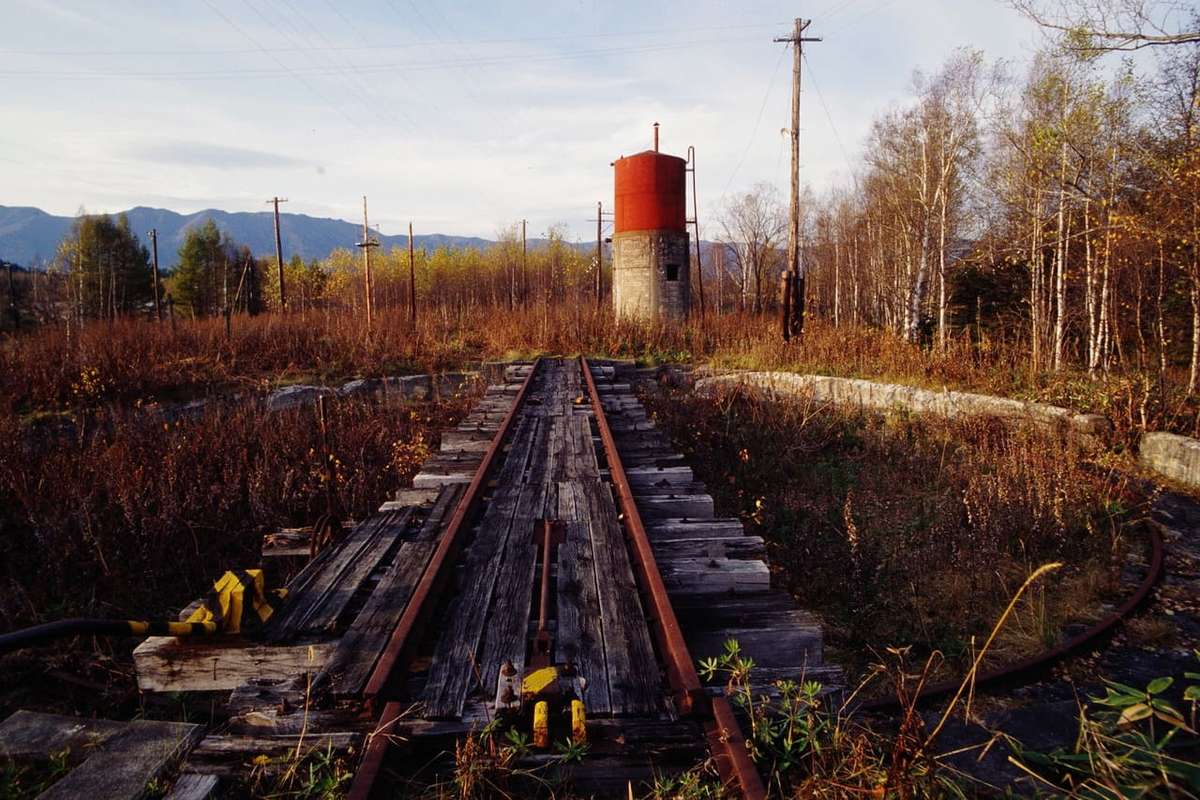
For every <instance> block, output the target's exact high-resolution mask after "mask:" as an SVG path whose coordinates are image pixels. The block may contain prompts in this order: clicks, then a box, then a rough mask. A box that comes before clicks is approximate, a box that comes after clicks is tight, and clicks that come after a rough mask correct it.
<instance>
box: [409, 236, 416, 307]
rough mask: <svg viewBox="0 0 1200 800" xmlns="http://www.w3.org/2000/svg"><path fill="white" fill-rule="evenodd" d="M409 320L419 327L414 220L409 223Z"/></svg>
mask: <svg viewBox="0 0 1200 800" xmlns="http://www.w3.org/2000/svg"><path fill="white" fill-rule="evenodd" d="M408 321H409V322H411V323H412V326H413V328H416V327H417V267H416V259H415V257H414V255H413V232H412V222H411V221H410V222H409V223H408Z"/></svg>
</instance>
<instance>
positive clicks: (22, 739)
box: [0, 709, 129, 761]
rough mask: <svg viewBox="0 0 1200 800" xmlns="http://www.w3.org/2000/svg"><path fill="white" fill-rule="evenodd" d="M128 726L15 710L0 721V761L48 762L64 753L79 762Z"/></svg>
mask: <svg viewBox="0 0 1200 800" xmlns="http://www.w3.org/2000/svg"><path fill="white" fill-rule="evenodd" d="M128 724H129V723H127V722H117V721H115V720H110V719H83V718H81V717H68V716H64V715H62V714H43V713H41V712H40V711H26V710H24V709H22V710H20V711H14V712H13V713H12V714H11V715H9V717H8V719H6V720H4V722H0V759H4V758H7V759H13V760H25V761H48V760H50V758H51V757H52V756H54V755H56V754H58V753H61V752H63V751H64V750H69V751H70V752H71V754H72V755H73V756H75V757H76V759H77V758H78V757H80V756H81V754H82V753H83V752H84V751H86V750H87V749H89V748H92V747H95V746H96V745H98V744H100V743H101V742H104V741H105V740H107V739H109V738H110V737H112V736H113V735H115V734H117V733H120V732H121V731H123V730H124V729H125V726H126V725H128ZM72 760H75V759H72Z"/></svg>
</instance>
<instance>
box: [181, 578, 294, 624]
mask: <svg viewBox="0 0 1200 800" xmlns="http://www.w3.org/2000/svg"><path fill="white" fill-rule="evenodd" d="M286 596H287V590H286V589H276V590H274V591H271V592H267V591H266V586H265V579H264V578H263V571H262V570H261V569H239V570H230V571H228V572H226V573H225V574H224V575H222V576H221V577H220V578H219V579H218V580H217V582H216V583H214V584H213V588H212V591H211V592H209V593H208V597H206V598H205V599H204V603H203V604H202V605H201V606H200V607H199V608H197V609H196V610H195V611H193V612H192V614H191V616H189V617H188V619H187V621H188V622H189V623H196V622H198V623H203V624H206V625H209V624H211V625H215V626H216V628H217V629H219V630H220V631H221V632H222V633H241V632H242V629H243V628H257V627H261V626H262V624H263V623H265V622H266V621H267V620H269V619H270V618H271V615H272V614H274V613H275V609H276V608H277V607H278V606H279V604H280V602H281V601H282V600H283V598H284V597H286ZM247 601H248V602H247ZM247 611H249V612H250V613H247Z"/></svg>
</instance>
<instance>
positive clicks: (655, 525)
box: [646, 517, 745, 542]
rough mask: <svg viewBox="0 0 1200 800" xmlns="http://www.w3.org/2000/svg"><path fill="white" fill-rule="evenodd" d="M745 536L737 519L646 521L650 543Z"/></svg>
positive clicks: (665, 518) (667, 518)
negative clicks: (668, 540)
mask: <svg viewBox="0 0 1200 800" xmlns="http://www.w3.org/2000/svg"><path fill="white" fill-rule="evenodd" d="M744 534H745V528H744V527H743V526H742V521H741V520H738V519H694V518H691V517H684V518H679V517H674V518H672V517H662V518H659V519H654V520H647V521H646V535H647V536H649V537H650V541H651V542H657V541H662V540H666V539H727V538H732V537H734V536H742V535H744Z"/></svg>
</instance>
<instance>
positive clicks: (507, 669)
mask: <svg viewBox="0 0 1200 800" xmlns="http://www.w3.org/2000/svg"><path fill="white" fill-rule="evenodd" d="M500 674H501V675H503V676H504V677H506V678H511V677H512V676H513V675H516V674H517V668H516V667H514V666H513V663H512V662H511V661H509V660H508V659H505V660H504V663H503V664H501V665H500Z"/></svg>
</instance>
